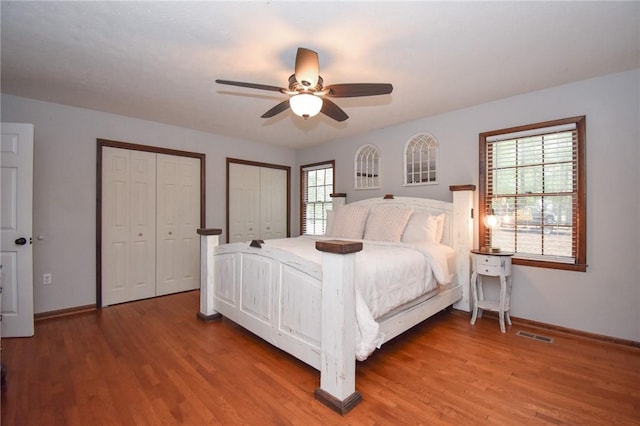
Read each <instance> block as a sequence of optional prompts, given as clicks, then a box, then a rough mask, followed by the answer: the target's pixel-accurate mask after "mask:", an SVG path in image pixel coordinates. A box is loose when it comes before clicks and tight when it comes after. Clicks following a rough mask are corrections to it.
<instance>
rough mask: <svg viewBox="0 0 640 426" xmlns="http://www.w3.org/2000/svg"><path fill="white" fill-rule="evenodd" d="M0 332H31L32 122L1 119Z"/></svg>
mask: <svg viewBox="0 0 640 426" xmlns="http://www.w3.org/2000/svg"><path fill="white" fill-rule="evenodd" d="M1 145H2V148H1V149H0V163H1V164H2V172H1V175H0V198H1V199H2V206H1V209H0V210H1V211H0V228H1V235H0V240H2V248H1V255H0V256H1V260H0V263H1V264H2V269H1V272H0V274H1V278H0V285H1V286H2V336H3V337H27V336H33V332H34V327H33V248H32V246H31V236H32V235H31V232H32V226H33V224H32V216H33V215H32V206H33V125H32V124H14V123H2V140H1Z"/></svg>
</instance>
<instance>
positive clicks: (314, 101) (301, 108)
mask: <svg viewBox="0 0 640 426" xmlns="http://www.w3.org/2000/svg"><path fill="white" fill-rule="evenodd" d="M289 106H290V107H291V110H292V111H293V112H294V113H295V114H296V115H299V116H300V117H304V118H308V117H313V116H314V115H318V113H319V112H320V110H321V109H322V99H321V98H319V97H318V96H315V95H310V94H308V93H301V94H299V95H294V96H292V97H291V98H290V99H289Z"/></svg>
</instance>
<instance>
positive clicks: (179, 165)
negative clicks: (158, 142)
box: [156, 154, 200, 295]
mask: <svg viewBox="0 0 640 426" xmlns="http://www.w3.org/2000/svg"><path fill="white" fill-rule="evenodd" d="M157 167H158V172H157V185H158V186H157V203H158V209H157V221H158V222H157V243H158V244H157V253H158V255H157V256H158V261H157V281H156V294H157V295H163V294H170V293H175V292H178V291H186V290H194V289H197V288H199V287H200V281H199V274H200V242H199V239H198V235H197V232H196V230H197V229H198V228H199V225H200V160H198V159H196V158H190V157H177V156H173V155H165V154H158V155H157Z"/></svg>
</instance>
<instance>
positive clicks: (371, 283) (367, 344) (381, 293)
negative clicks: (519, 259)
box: [265, 236, 453, 361]
mask: <svg viewBox="0 0 640 426" xmlns="http://www.w3.org/2000/svg"><path fill="white" fill-rule="evenodd" d="M320 239H327V238H318V237H310V236H302V237H297V238H285V239H276V240H267V241H265V245H266V246H269V247H274V248H278V249H281V250H286V251H288V252H291V253H293V254H295V255H297V256H299V257H302V258H304V259H307V260H309V261H311V262H314V263H316V264H318V265H320V264H321V263H322V253H321V252H320V251H318V250H316V248H315V242H316V241H317V240H320ZM361 241H362V242H363V243H364V246H363V250H362V251H361V252H358V253H357V254H356V273H355V275H356V279H355V285H356V320H357V328H356V330H357V335H356V358H357V359H358V360H360V361H362V360H364V359H366V358H367V357H368V356H369V355H370V354H371V353H372V352H373V351H374V350H375V348H376V347H380V345H381V344H382V343H383V342H384V336H383V335H381V333H380V332H379V326H378V323H377V322H376V321H375V319H376V318H379V317H381V316H383V315H384V314H386V313H388V312H389V311H391V310H393V309H394V308H397V307H398V306H401V305H403V304H405V303H407V302H410V301H411V300H414V299H416V298H417V297H420V296H421V295H423V294H425V293H428V292H430V291H432V290H433V289H435V288H436V287H437V286H438V285H446V284H448V283H450V282H451V279H452V274H451V272H450V270H449V265H448V264H449V260H450V258H451V257H452V252H453V249H451V248H450V247H448V246H444V245H441V244H435V243H426V242H425V243H412V244H403V243H389V242H381V241H369V240H361Z"/></svg>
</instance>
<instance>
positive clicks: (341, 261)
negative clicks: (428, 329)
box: [198, 185, 475, 414]
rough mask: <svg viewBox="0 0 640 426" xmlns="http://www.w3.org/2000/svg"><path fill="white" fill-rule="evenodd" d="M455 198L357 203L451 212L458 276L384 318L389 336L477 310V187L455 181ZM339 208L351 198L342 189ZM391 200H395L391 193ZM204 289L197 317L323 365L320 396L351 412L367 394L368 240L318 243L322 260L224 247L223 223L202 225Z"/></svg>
mask: <svg viewBox="0 0 640 426" xmlns="http://www.w3.org/2000/svg"><path fill="white" fill-rule="evenodd" d="M450 189H451V191H453V203H449V202H443V201H438V200H429V199H422V198H407V197H396V198H392V196H387V197H385V199H381V198H377V199H367V200H362V201H356V202H354V203H351V204H350V205H358V206H369V207H373V206H376V205H399V206H403V207H404V206H407V207H409V206H410V207H413V208H414V209H415V210H416V211H427V212H430V213H432V214H440V213H445V214H446V219H445V232H444V236H443V243H444V244H447V245H449V246H451V247H453V248H454V250H455V253H456V274H455V277H454V281H453V283H452V284H451V285H449V286H448V288H447V289H446V290H444V291H441V292H439V293H438V294H437V295H436V296H434V297H432V298H430V299H427V300H426V301H423V302H421V303H418V304H414V305H412V306H410V307H409V308H408V309H407V310H402V311H399V312H397V313H394V314H393V315H387V316H385V317H383V318H382V319H381V320H379V321H378V322H379V324H380V331H381V332H382V333H384V335H385V341H388V340H390V339H392V338H394V337H396V336H398V335H399V334H401V333H403V332H404V331H406V330H408V329H409V328H411V327H413V326H414V325H416V324H418V323H420V322H422V321H424V320H425V319H426V318H429V317H431V316H432V315H434V314H436V313H438V312H440V311H441V310H443V309H445V308H447V307H449V306H451V305H453V307H454V308H456V309H461V310H464V311H467V312H468V311H470V306H469V300H470V298H469V275H470V249H471V243H472V229H473V228H472V220H471V209H472V206H473V191H474V189H475V187H474V186H473V185H458V186H451V187H450ZM336 195H337V197H336V198H334V208H335V207H336V206H337V205H340V204H344V200H345V196H344V194H336ZM388 198H389V199H388ZM198 233H199V234H200V235H201V257H202V266H201V288H200V312H199V313H198V317H199V318H200V319H202V320H204V321H211V320H214V319H218V318H220V317H221V315H222V316H225V317H227V318H229V319H231V320H232V321H234V322H236V323H237V324H239V325H241V326H242V327H244V328H246V329H248V330H250V331H252V332H253V333H255V334H256V335H258V336H260V337H261V338H263V339H264V340H266V341H267V342H269V343H271V344H273V345H274V346H276V347H278V348H280V349H282V350H284V351H286V352H288V353H290V354H291V355H293V356H295V357H296V358H298V359H300V360H302V361H304V362H305V363H307V364H309V365H311V366H312V367H314V368H316V369H317V370H319V371H320V387H319V388H318V389H316V391H315V396H316V398H317V399H319V400H320V401H322V402H323V403H324V404H326V405H327V406H329V407H330V408H332V409H333V410H335V411H337V412H339V413H341V414H345V413H346V412H348V411H349V410H351V409H352V408H353V407H354V406H355V405H356V404H357V403H358V402H360V400H361V395H360V393H359V392H357V391H356V390H355V368H356V358H355V335H356V331H355V330H356V328H355V327H356V324H355V293H354V269H355V253H356V252H358V251H360V250H362V243H361V242H354V241H338V240H333V241H327V240H324V241H318V242H317V243H316V248H317V249H318V250H320V251H322V252H323V253H322V265H321V266H319V265H317V264H314V263H312V262H309V261H306V260H304V259H301V258H299V257H297V256H294V255H291V254H289V253H287V252H285V251H282V250H279V249H275V248H270V247H269V244H268V240H267V242H266V244H264V245H262V247H261V248H257V247H250V246H249V244H248V243H246V242H245V243H232V244H224V245H219V241H218V239H219V235H220V234H221V230H219V229H199V230H198Z"/></svg>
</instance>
